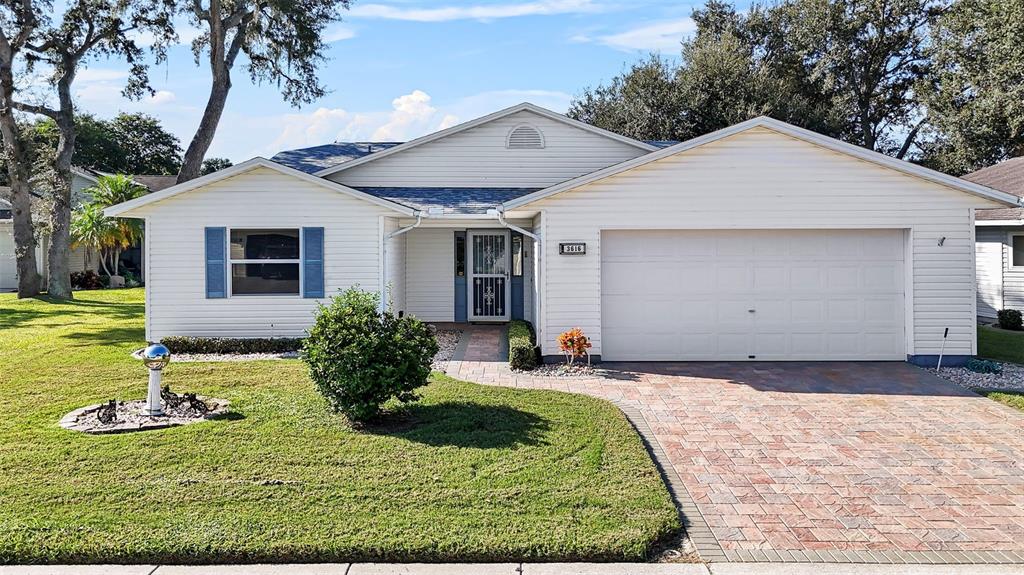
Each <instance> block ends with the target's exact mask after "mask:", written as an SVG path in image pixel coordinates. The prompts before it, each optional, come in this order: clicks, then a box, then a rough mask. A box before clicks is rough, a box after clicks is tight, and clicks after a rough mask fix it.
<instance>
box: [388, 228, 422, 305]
mask: <svg viewBox="0 0 1024 575" xmlns="http://www.w3.org/2000/svg"><path fill="white" fill-rule="evenodd" d="M421 223H423V212H421V211H417V212H416V223H415V224H413V225H411V226H405V227H404V228H398V229H397V230H395V231H393V232H391V233H390V234H387V235H386V236H384V243H383V245H382V247H381V263H382V265H383V267H384V273H383V274H381V275H382V276H383V281H382V282H381V286H380V303H379V308H380V311H381V313H383V312H384V311H385V310H387V306H388V302H387V290H388V240H390V239H392V238H395V237H398V236H400V235H402V234H404V233H407V232H411V231H412V230H414V229H416V228H418V227H420V224H421Z"/></svg>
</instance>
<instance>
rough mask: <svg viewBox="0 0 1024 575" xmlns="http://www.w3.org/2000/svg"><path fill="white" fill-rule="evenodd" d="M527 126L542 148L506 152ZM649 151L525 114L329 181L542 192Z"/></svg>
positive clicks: (410, 150) (350, 169)
mask: <svg viewBox="0 0 1024 575" xmlns="http://www.w3.org/2000/svg"><path fill="white" fill-rule="evenodd" d="M523 124H528V125H530V126H533V127H535V128H537V129H539V130H540V131H541V133H542V134H543V139H544V148H542V149H526V150H510V149H508V147H507V141H508V135H509V132H510V130H512V129H513V128H515V127H517V126H521V125H523ZM645 153H646V152H645V151H644V150H642V149H640V148H637V147H636V146H632V145H630V144H626V143H624V142H620V141H617V140H613V139H611V138H608V137H605V136H602V135H599V134H594V133H592V132H588V131H586V130H583V129H580V128H576V127H574V126H570V125H567V124H565V123H563V122H558V121H556V120H552V119H550V118H546V117H544V116H540V115H538V114H534V113H532V112H528V111H523V112H518V113H516V114H511V115H509V116H506V117H504V118H500V119H498V120H494V121H492V122H487V123H485V124H482V125H480V126H477V127H474V128H470V129H468V130H465V131H463V132H459V133H456V134H452V135H450V136H447V137H445V138H441V139H439V140H435V141H433V142H429V143H426V144H423V145H421V146H418V147H415V148H411V149H409V150H406V151H401V152H396V153H395V154H393V155H391V156H388V157H384V158H380V159H378V160H373V161H371V162H367V163H365V164H362V165H359V166H354V167H352V168H349V169H347V170H342V171H340V172H335V173H334V174H331V175H329V176H327V177H328V179H331V180H334V181H336V182H340V183H342V184H345V185H347V186H353V187H357V188H358V187H361V186H371V187H375V186H380V187H388V186H397V187H401V186H407V187H495V188H500V187H512V188H543V187H547V186H550V185H553V184H557V183H559V182H564V181H565V180H569V179H571V178H574V177H577V176H581V175H583V174H589V173H591V172H594V171H596V170H599V169H601V168H606V167H608V166H611V165H613V164H618V163H620V162H624V161H626V160H630V159H633V158H635V157H637V156H641V155H643V154H645Z"/></svg>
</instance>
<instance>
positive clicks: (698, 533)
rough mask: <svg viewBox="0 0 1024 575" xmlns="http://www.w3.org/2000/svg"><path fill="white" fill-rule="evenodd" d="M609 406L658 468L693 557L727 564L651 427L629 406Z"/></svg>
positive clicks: (726, 559) (619, 402)
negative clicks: (694, 550) (637, 437)
mask: <svg viewBox="0 0 1024 575" xmlns="http://www.w3.org/2000/svg"><path fill="white" fill-rule="evenodd" d="M612 403H614V404H615V406H616V407H618V408H619V410H620V411H622V414H623V415H625V416H626V420H627V421H629V423H630V424H631V425H632V426H633V429H635V430H636V432H637V433H638V434H640V439H641V440H642V441H643V442H644V447H646V448H647V453H648V454H650V456H651V459H652V460H653V461H654V466H655V467H657V468H658V473H660V474H661V479H662V481H664V482H665V487H667V488H668V493H669V495H671V496H672V502H673V503H675V506H676V511H677V512H678V513H679V520H680V522H681V523H682V524H683V531H684V532H685V533H686V536H687V537H688V538H689V539H690V541H692V542H693V546H694V547H696V548H697V554H698V555H700V558H701V559H703V560H704V561H707V562H708V563H714V562H721V561H728V560H729V559H728V558H727V557H726V554H725V551H723V550H722V546H721V544H719V543H718V538H716V537H715V534H714V533H713V532H712V531H711V527H710V526H709V525H708V523H707V521H705V520H704V516H703V515H701V512H700V509H698V508H697V504H696V503H695V502H694V501H693V498H692V497H690V492H689V491H687V490H686V486H685V485H683V481H682V479H680V478H679V475H678V474H677V473H676V470H675V468H674V467H672V464H671V463H669V461H668V454H666V453H665V450H664V449H662V447H661V444H660V443H658V438H657V437H655V435H654V431H652V430H651V426H650V425H649V424H648V423H647V418H645V417H644V414H643V413H642V412H641V411H640V410H639V409H637V408H636V407H634V406H632V405H629V404H627V403H624V402H621V401H613V402H612Z"/></svg>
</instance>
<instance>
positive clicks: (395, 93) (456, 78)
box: [76, 0, 699, 162]
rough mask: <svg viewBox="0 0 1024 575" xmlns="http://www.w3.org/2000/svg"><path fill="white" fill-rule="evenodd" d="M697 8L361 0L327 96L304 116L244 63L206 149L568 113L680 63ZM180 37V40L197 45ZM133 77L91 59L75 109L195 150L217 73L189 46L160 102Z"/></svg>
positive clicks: (244, 148)
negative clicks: (150, 122) (522, 109)
mask: <svg viewBox="0 0 1024 575" xmlns="http://www.w3.org/2000/svg"><path fill="white" fill-rule="evenodd" d="M695 4H699V2H673V1H669V0H651V1H644V0H636V1H633V0H465V1H458V0H364V1H362V2H353V5H352V9H351V10H350V11H348V13H347V14H346V15H345V18H344V22H342V23H341V24H338V25H335V26H333V27H332V28H331V29H330V30H329V38H331V39H332V40H333V41H332V42H331V44H330V52H329V55H330V58H331V60H330V61H329V62H328V63H327V64H326V65H325V66H323V68H322V69H321V77H322V79H323V81H324V82H325V83H326V85H327V86H328V88H329V89H330V90H331V93H330V94H328V95H327V96H326V97H324V98H322V99H321V100H319V101H317V102H315V103H314V104H312V105H308V106H304V107H303V108H301V109H295V108H293V107H291V106H289V105H288V104H286V103H284V102H283V101H282V100H281V97H280V96H279V95H278V93H277V91H276V89H275V87H274V86H272V85H264V86H254V85H252V84H251V83H250V82H249V80H248V77H247V76H246V75H245V73H244V71H243V70H241V69H239V68H238V67H237V66H236V70H235V73H234V76H233V80H234V87H233V89H232V92H231V94H230V96H229V98H228V104H227V111H226V112H225V115H224V118H223V120H222V121H221V124H220V127H219V129H218V132H217V136H216V139H215V140H214V143H213V146H212V148H211V150H210V155H212V156H224V157H228V158H230V159H231V160H233V161H235V162H239V161H243V160H245V159H248V158H250V157H253V156H257V155H261V156H266V157H269V156H271V155H273V154H274V153H275V152H277V151H280V150H282V149H289V148H296V147H302V146H311V145H317V144H323V143H329V142H332V141H335V140H400V141H401V140H407V139H410V138H414V137H417V136H421V135H423V134H425V133H429V132H431V131H434V130H437V129H438V128H441V127H446V126H449V125H452V124H455V123H458V122H463V121H466V120H470V119H473V118H475V117H478V116H480V115H483V114H486V113H488V112H492V111H494V110H498V109H501V108H504V107H506V106H510V105H512V104H515V103H518V102H521V101H530V102H533V103H535V104H538V105H541V106H545V107H547V108H550V109H553V110H556V111H560V112H562V111H565V109H566V108H567V106H568V104H569V100H570V99H571V97H572V95H573V94H577V93H579V91H580V90H582V89H583V88H584V87H586V86H588V85H593V84H596V83H598V82H601V81H604V80H607V79H609V78H611V77H613V76H614V75H615V74H617V73H618V72H619V71H621V70H622V68H623V66H624V65H626V64H627V63H629V62H633V61H635V60H637V59H640V58H643V57H644V56H645V55H646V54H648V53H650V52H659V53H663V54H665V55H669V56H673V57H674V56H676V54H677V53H678V46H679V42H680V40H681V39H682V38H683V37H684V36H685V35H687V34H688V33H690V32H691V31H692V29H693V23H692V21H691V20H690V18H689V16H690V13H691V12H692V10H693V7H694V5H695ZM189 34H190V31H189V30H187V29H186V30H184V32H183V34H182V36H183V38H186V39H187V38H188V36H189ZM125 75H126V74H125V68H124V66H123V65H119V63H118V62H114V61H98V62H93V63H91V65H90V67H89V69H88V70H86V71H85V72H83V73H82V74H81V75H80V77H79V79H78V82H77V87H76V96H77V98H78V105H79V106H80V108H82V109H84V110H88V111H90V112H93V113H96V114H99V115H100V116H104V117H107V116H112V115H114V114H116V113H117V112H118V111H120V110H123V111H143V112H146V113H149V114H152V115H154V116H157V117H159V118H160V119H161V120H162V121H163V122H164V124H165V125H166V126H167V127H168V128H169V129H170V130H171V131H172V132H174V133H175V134H176V135H177V136H178V137H179V138H181V140H182V145H183V146H186V145H187V143H188V141H189V139H190V138H191V136H192V133H193V131H194V129H195V126H196V123H197V122H198V118H199V116H200V114H201V113H202V108H203V105H204V104H205V99H206V95H207V93H208V90H209V71H208V69H207V68H206V67H196V66H195V64H194V62H193V59H192V55H191V52H190V50H189V49H188V47H187V45H183V46H178V47H175V48H174V49H173V50H172V51H171V58H170V61H169V62H168V63H167V64H165V65H161V66H159V67H156V68H154V69H152V70H151V77H152V80H153V87H154V88H155V89H156V90H157V94H156V96H154V97H153V98H148V99H146V100H144V101H142V102H131V101H128V100H125V99H123V98H121V97H120V95H119V92H120V90H121V88H122V86H123V82H124V78H125Z"/></svg>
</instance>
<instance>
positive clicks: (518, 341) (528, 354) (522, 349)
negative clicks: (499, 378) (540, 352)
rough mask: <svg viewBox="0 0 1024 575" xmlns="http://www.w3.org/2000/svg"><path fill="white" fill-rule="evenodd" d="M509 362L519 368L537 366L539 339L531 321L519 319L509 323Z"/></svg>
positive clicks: (512, 366)
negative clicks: (535, 335)
mask: <svg viewBox="0 0 1024 575" xmlns="http://www.w3.org/2000/svg"><path fill="white" fill-rule="evenodd" d="M508 364H509V367H511V368H512V369H519V370H529V369H533V368H535V367H537V340H536V338H535V337H534V335H533V326H531V325H530V322H527V321H523V320H521V319H517V320H513V321H512V322H510V323H509V324H508Z"/></svg>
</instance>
